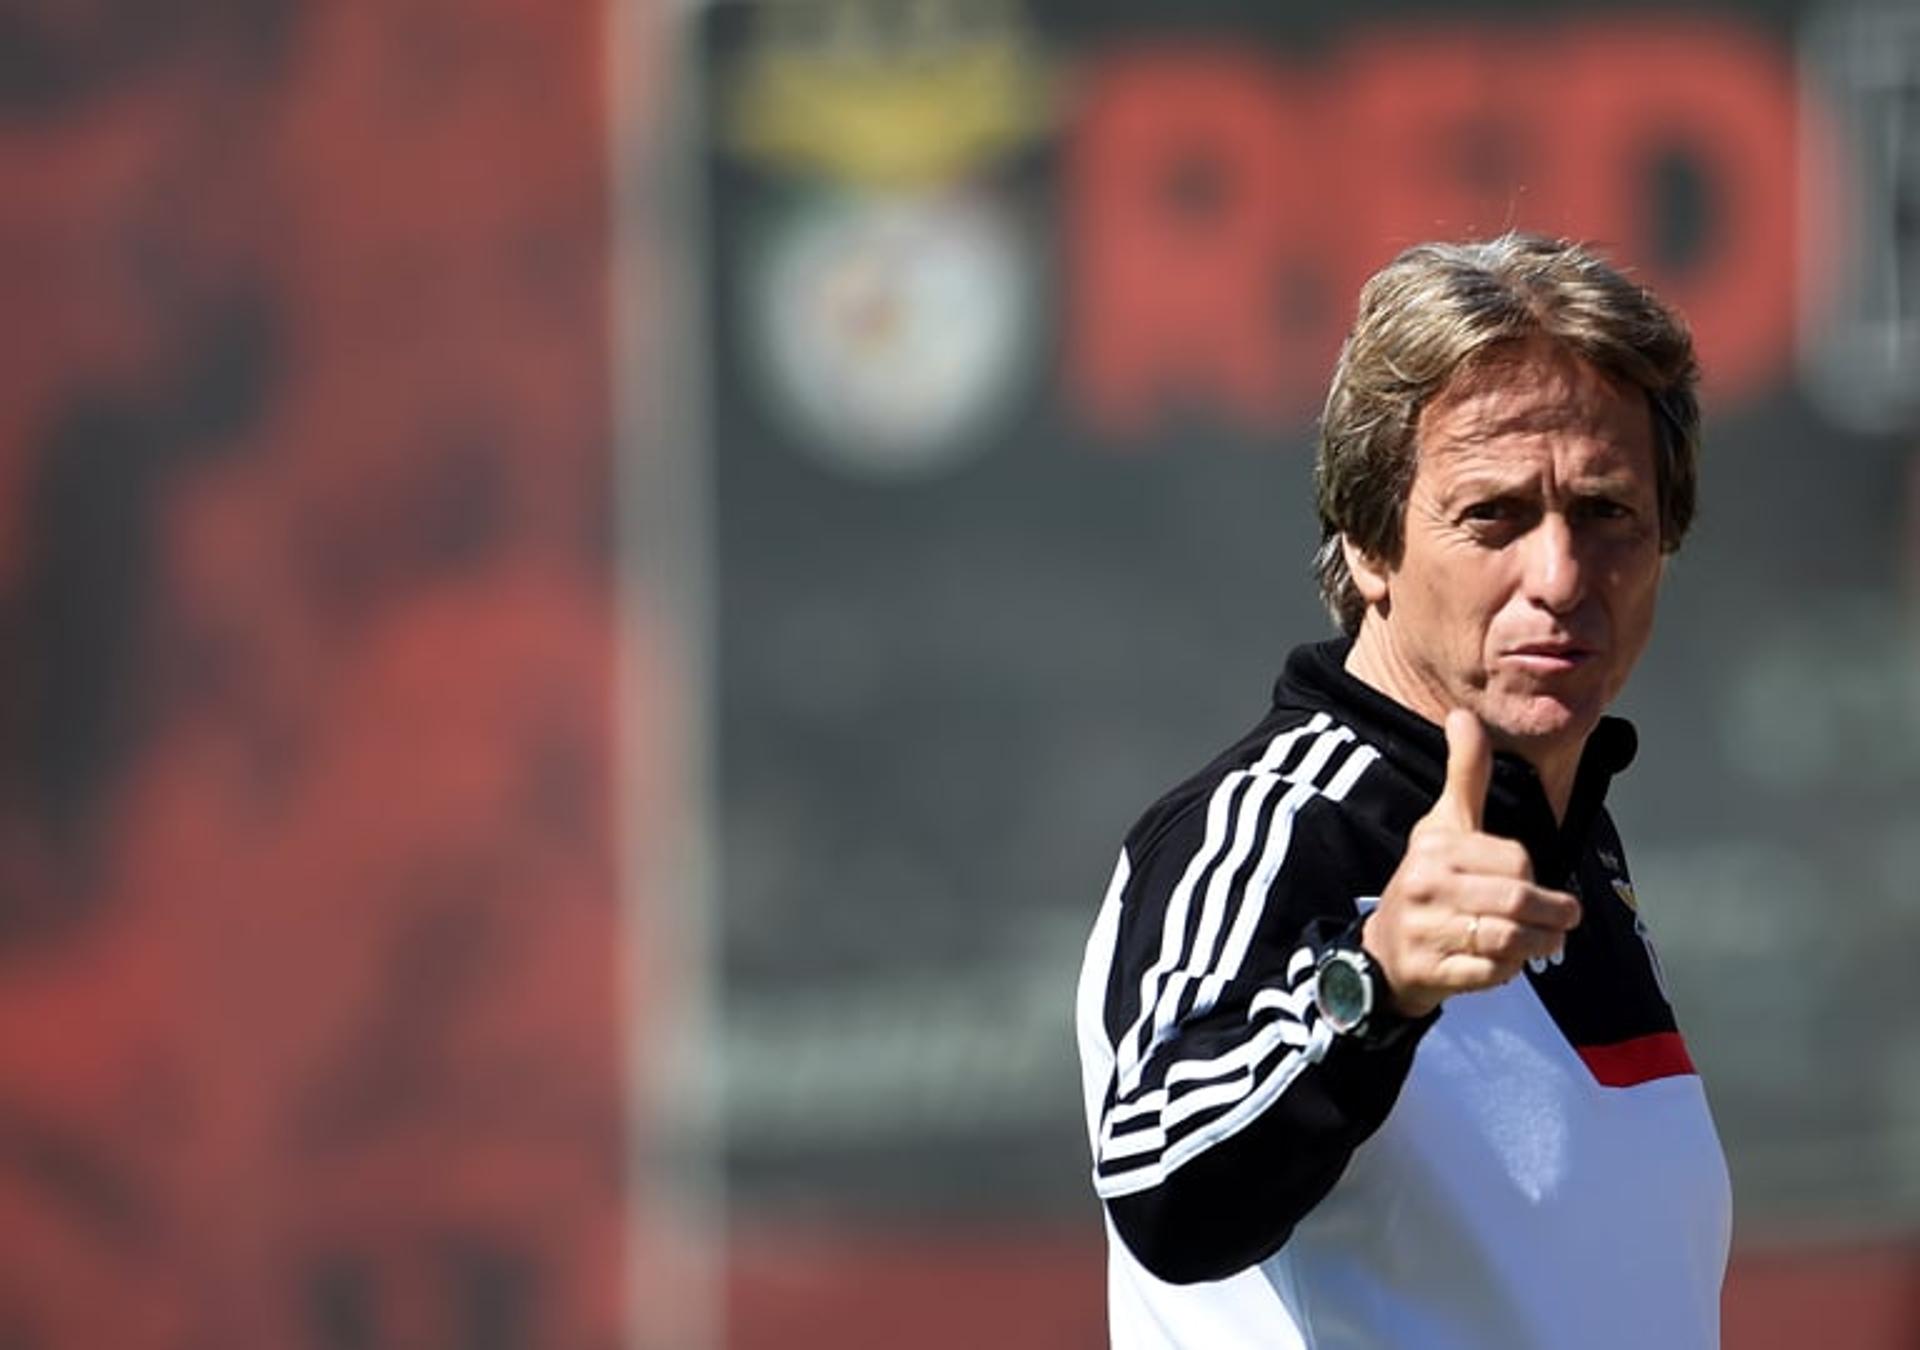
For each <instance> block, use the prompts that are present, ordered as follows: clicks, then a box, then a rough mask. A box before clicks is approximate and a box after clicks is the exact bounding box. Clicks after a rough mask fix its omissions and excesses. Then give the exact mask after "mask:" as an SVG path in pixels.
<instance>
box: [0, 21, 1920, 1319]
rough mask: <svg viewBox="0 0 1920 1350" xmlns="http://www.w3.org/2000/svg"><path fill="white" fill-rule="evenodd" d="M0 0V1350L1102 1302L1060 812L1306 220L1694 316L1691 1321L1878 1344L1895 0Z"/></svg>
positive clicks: (1685, 966)
mask: <svg viewBox="0 0 1920 1350" xmlns="http://www.w3.org/2000/svg"><path fill="white" fill-rule="evenodd" d="M1303 9H1304V7H1290V6H1278V5H1272V4H1254V3H1247V2H1245V0H1189V3H1185V4H1182V5H1180V6H1178V7H1175V6H1167V5H1153V4H1147V3H1143V2H1141V0H1117V2H1115V0H1110V2H1109V3H1104V4H1092V3H1086V2H1085V0H1051V2H1049V0H1033V2H1032V3H1029V4H1025V5H1018V4H1013V3H1002V2H997V0H765V2H764V3H757V4H744V3H730V4H685V5H682V6H680V7H677V8H672V7H663V6H662V5H660V4H657V3H652V2H651V0H543V2H542V3H538V4H536V3H532V0H462V3H459V4H454V3H450V0H385V3H382V4H379V5H375V4H372V3H368V0H339V2H338V3H334V4H330V5H318V4H311V3H304V2H303V0H251V3H247V4H233V3H227V2H226V0H174V3H172V4H170V5H165V6H153V5H144V6H143V5H114V4H107V3H100V2H99V0H94V2H92V3H89V2H87V0H67V2H64V3H63V2H61V0H18V2H15V3H6V4H3V5H0V320H3V326H0V634H4V638H5V641H4V642H0V690H4V698H3V699H0V1346H5V1347H7V1350H94V1348H95V1347H108V1346H111V1347H129V1348H132V1350H137V1348H139V1347H155V1348H156V1350H159V1348H165V1350H173V1348H174V1347H180V1348H182V1350H184V1348H185V1347H195V1348H196V1350H228V1348H233V1350H240V1348H242V1347H245V1348H246V1350H253V1348H254V1347H300V1348H305V1347H313V1348H314V1350H374V1348H384V1347H422V1348H423V1350H425V1348H431V1350H469V1348H471V1350H516V1348H518V1347H543V1348H544V1347H554V1348H556V1350H565V1348H566V1347H595V1348H596V1350H599V1348H604V1350H612V1348H613V1347H619V1346H632V1347H643V1348H644V1350H655V1348H656V1347H659V1348H664V1350H718V1348H719V1347H730V1348H736V1350H748V1348H752V1350H758V1348H759V1347H775V1346H779V1347H796V1348H800V1350H804V1348H805V1347H816V1346H817V1347H867V1346H873V1347H880V1346H886V1347H892V1346H915V1347H922V1346H924V1347H973V1346H985V1345H991V1346H995V1347H1012V1348H1013V1350H1026V1348H1027V1347H1032V1348H1033V1350H1039V1348H1040V1347H1094V1346H1098V1345H1101V1344H1104V1308H1103V1289H1102V1263H1103V1252H1102V1245H1101V1243H1102V1240H1101V1232H1100V1225H1099V1217H1098V1211H1097V1208H1096V1206H1095V1204H1094V1202H1093V1200H1092V1197H1091V1193H1090V1190H1089V1187H1088V1184H1087V1181H1086V1173H1087V1162H1086V1153H1085V1144H1084V1140H1083V1138H1082V1127H1081V1124H1080V1117H1079V1109H1080V1108H1079V1103H1078V1076H1077V1069H1076V1067H1075V1065H1074V1061H1073V1057H1072V1040H1071V1032H1070V1005H1071V996H1072V986H1073V981H1074V978H1075V973H1076V970H1077V965H1078V960H1079V949H1080V944H1081V942H1082V941H1083V939H1084V936H1085V932H1086V930H1087V928H1088V926H1089V925H1090V923H1091V919H1092V914H1093V910H1094V907H1095V905H1096V903H1097V901H1098V898H1099V896H1100V893H1101V890H1102V888H1103V886H1104V883H1105V880H1106V877H1107V875H1108V873H1109V871H1110V869H1111V866H1112V862H1113V858H1114V856H1115V851H1116V850H1117V848H1118V844H1119V840H1120V836H1121V834H1122V832H1123V831H1124V829H1125V828H1126V826H1127V824H1128V823H1129V822H1130V821H1131V819H1132V818H1133V816H1134V814H1135V813H1136V812H1137V811H1138V810H1139V809H1140V808H1141V807H1142V806H1144V805H1145V804H1146V803H1147V802H1149V801H1150V800H1152V799H1153V797H1154V796H1156V795H1157V794H1158V793H1159V791H1160V790H1162V789H1163V788H1164V787H1165V786H1166V785H1167V784H1169V783H1171V782H1172V781H1174V780H1176V779H1177V778H1178V777H1180V776H1182V775H1184V774H1185V773H1186V772H1188V771H1189V770H1191V769H1192V768H1194V767H1195V766H1196V765H1197V764H1199V763H1200V762H1202V761H1203V760H1204V759H1205V758H1206V757H1207V756H1208V755H1210V753H1211V752H1212V751H1213V750H1214V749H1215V748H1216V747H1217V746H1218V745H1220V744H1223V743H1224V742H1226V741H1227V740H1228V739H1230V738H1231V737H1233V736H1235V735H1236V734H1238V733H1239V732H1240V731H1241V730H1243V729H1244V728H1245V727H1246V726H1247V725H1249V724H1250V723H1251V722H1252V721H1253V720H1255V719H1256V718H1257V717H1258V716H1259V714H1260V713H1261V711H1262V710H1263V709H1264V707H1265V704H1266V699H1267V690H1268V687H1269V684H1270V682H1271V679H1272V677H1273V675H1274V673H1275V672H1276V671H1277V669H1278V667H1279V664H1280V662H1281V660H1282V659H1283V657H1284V655H1285V653H1286V651H1287V650H1288V649H1289V648H1290V647H1291V646H1292V645H1293V644H1295V643H1296V642H1299V641H1304V640H1310V639H1313V638H1316V637H1319V636H1321V635H1322V634H1324V633H1325V632H1326V631H1327V622H1326V620H1325V618H1324V616H1323V615H1322V614H1321V613H1320V612H1319V610H1318V606H1317V604H1316V602H1315V600H1314V598H1313V592H1312V587H1311V585H1310V581H1309V577H1308V565H1307V564H1308V558H1309V556H1310V554H1311V551H1312V546H1313V543H1314V541H1315V527H1314V524H1313V514H1312V509H1311V503H1310V496H1309V488H1308V470H1309V465H1310V460H1311V433H1312V419H1313V416H1314V413H1315V411H1316V408H1317V403H1318V400H1319V397H1320V395H1321V393H1322V391H1323V390H1324V386H1325V382H1326V378H1327V375H1328V371H1329V368H1330V364H1331V361H1332V358H1333V354H1334V352H1335V350H1336V348H1337V345H1338V341H1339V338H1340V335H1341V333H1342V332H1343V330H1344V328H1345V325H1346V323H1347V320H1348V317H1349V315H1350V312H1351V306H1352V303H1353V297H1354V294H1355V292H1356V290H1357V288H1358V286H1359V284H1360V282H1361V280H1362V279H1364V277H1365V276H1366V275H1367V274H1368V273H1369V272H1371V271H1372V270H1373V269H1374V268H1376V267H1377V266H1379V265H1380V264H1381V263H1383V262H1384V261H1386V260H1387V259H1388V258H1389V257H1391V256H1392V255H1393V254H1394V253H1395V252H1397V251H1398V250H1399V249H1400V248H1402V247H1404V246H1405V245H1407V244H1409V243H1412V242H1415V241H1418V240H1421V239H1426V238H1433V237H1448V238H1455V237H1465V236H1472V235H1485V234H1489V233H1493V232H1497V231H1499V230H1501V229H1505V228H1508V227H1516V228H1530V229H1543V230H1549V231H1554V232H1560V233H1566V234H1571V235H1575V236H1579V237H1582V238H1586V239H1589V240H1593V241H1595V242H1597V243H1599V244H1601V245H1602V246H1603V247H1604V248H1605V249H1606V250H1607V251H1609V252H1610V253H1611V254H1612V255H1613V256H1614V257H1616V258H1617V259H1618V260H1620V261H1622V262H1623V263H1626V264H1628V265H1629V266H1630V267H1631V268H1632V269H1633V270H1634V271H1636V273H1637V274H1638V275H1640V276H1641V277H1643V278H1644V279H1645V280H1647V281H1648V282H1650V283H1651V284H1652V285H1654V286H1655V287H1656V288H1657V289H1658V290H1659V291H1660V292H1661V293H1662V294H1663V295H1664V296H1666V297H1667V298H1668V299H1669V300H1671V301H1673V302H1674V303H1675V304H1676V305H1678V306H1679V307H1680V308H1681V309H1682V310H1683V311H1684V312H1685V313H1686V314H1687V315H1688V317H1689V319H1690V320H1691V322H1692V324H1693V326H1694V328H1695V331H1696V334H1697V336H1698V340H1699V345H1700V348H1701V352H1702V355H1703V358H1704V361H1705V363H1706V366H1707V370H1708V413H1707V419H1708V444H1707V451H1706V460H1705V473H1704V485H1703V494H1702V501H1703V508H1702V512H1701V516H1700V520H1699V523H1698V524H1697V526H1696V528H1695V532H1694V534H1693V535H1692V536H1691V537H1690V539H1689V541H1688V544H1687V547H1686V549H1685V550H1684V552H1683V553H1682V554H1681V555H1680V556H1679V558H1678V559H1677V560H1676V562H1675V564H1674V567H1673V570H1672V572H1671V574H1670V581H1669V585H1668V588H1667V592H1666V597H1665V608H1664V613H1663V615H1662V618H1661V625H1660V629H1659V632H1658V634H1657V636H1656V638H1655V642H1654V646H1653V648H1652V649H1651V651H1650V652H1649V654H1648V656H1647V658H1646V660H1645V662H1644V663H1643V665H1642V667H1641V670H1640V673H1639V675H1638V677H1637V679H1636V682H1635V684H1634V686H1633V687H1632V689H1631V691H1630V693H1629V696H1628V698H1627V700H1626V706H1625V708H1624V709H1623V711H1625V712H1626V713H1628V715H1630V716H1632V717H1633V718H1634V719H1635V720H1636V721H1637V722H1638V723H1639V725H1640V727H1641V730H1642V737H1643V746H1642V752H1641V755H1640V758H1639V760H1638V762H1637V764H1636V765H1635V767H1634V769H1633V771H1632V772H1631V773H1630V774H1629V775H1628V776H1627V777H1626V778H1624V779H1623V780H1621V782H1620V783H1619V784H1618V785H1617V787H1616V792H1615V796H1614V799H1613V804H1614V811H1615V815H1616V818H1617V819H1618V820H1619V822H1620V824H1621V826H1622V830H1623V833H1624V834H1625V837H1626V838H1627V840H1628V841H1629V846H1630V848H1631V859H1630V861H1631V863H1632V865H1633V869H1634V872H1635V880H1636V887H1637V890H1638V892H1639V894H1640V896H1641V898H1642V903H1643V907H1644V909H1645V911H1646V912H1647V914H1648V915H1649V917H1650V921H1651V923H1652V925H1653V928H1654V931H1655V934H1656V935H1657V937H1658V939H1659V941H1660V946H1661V952H1662V955H1663V958H1664V962H1665V968H1666V973H1667V976H1668V979H1669V982H1670V984H1671V986H1672V992H1673V995H1674V1000H1675V1002H1676V1004H1677V1005H1678V1007H1679V1011H1680V1015H1681V1020H1682V1025H1683V1027H1684V1028H1685V1029H1686V1032H1687V1034H1688V1038H1689V1042H1690V1045H1691V1048H1692V1052H1693V1056H1694V1058H1695V1060H1696V1061H1697V1062H1698V1063H1699V1064H1700V1066H1701V1068H1702V1071H1703V1073H1704V1074H1705V1077H1706V1081H1707V1084H1708V1089H1709V1093H1710V1096H1711V1100H1712V1102H1713V1105H1714V1108H1715V1111H1716V1115H1717V1118H1718V1120H1719V1123H1720V1127H1721V1131H1722V1134H1723V1137H1724V1141H1725V1143H1726V1146H1727V1150H1728V1154H1729V1158H1730V1162H1731V1165H1732V1168H1733V1174H1734V1181H1735V1188H1736V1189H1735V1195H1736V1214H1737V1233H1736V1239H1737V1250H1736V1255H1735V1261H1734V1267H1733V1271H1732V1274H1731V1277H1730V1280H1729V1284H1728V1290H1727V1301H1726V1313H1727V1338H1726V1339H1727V1344H1728V1345H1729V1346H1731V1347H1736V1348H1738V1347H1773V1346H1800V1345H1804V1344H1808V1343H1815V1344H1827V1345H1833V1346H1846V1347H1861V1348H1863V1350H1913V1347H1916V1346H1920V986H1917V985H1916V981H1915V980H1914V978H1913V975H1912V966H1913V962H1914V958H1915V956H1916V954H1920V608H1917V607H1920V11H1917V10H1915V9H1914V8H1913V7H1912V6H1911V5H1907V4H1891V3H1875V4H1868V3H1790V2H1789V0H1751V2H1750V3H1732V2H1731V0H1728V2H1726V3H1719V4H1699V3H1695V4H1681V3H1646V4H1636V5H1633V6H1626V7H1623V6H1619V5H1598V4H1537V3H1536V4H1527V5H1517V4H1510V3H1502V2H1499V0H1487V2H1486V3H1481V4H1448V5H1435V4H1413V3H1401V4H1389V3H1353V4H1349V5H1347V6H1344V7H1342V8H1341V9H1340V11H1339V13H1338V14H1337V15H1335V14H1333V13H1331V12H1329V13H1325V14H1311V13H1305V12H1296V11H1298V10H1303Z"/></svg>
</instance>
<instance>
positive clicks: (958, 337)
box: [723, 0, 1051, 478]
mask: <svg viewBox="0 0 1920 1350" xmlns="http://www.w3.org/2000/svg"><path fill="white" fill-rule="evenodd" d="M756 17H757V20H758V21H757V23H756V24H755V26H754V28H753V30H752V37H751V39H750V41H749V42H748V44H747V49H746V51H745V52H744V54H743V55H742V56H741V58H740V59H739V60H738V61H737V62H736V63H735V64H734V65H733V67H732V68H731V69H729V70H728V71H727V74H726V82H725V85H724V86H723V95H724V98H725V101H724V104H723V107H724V110H725V111H724V117H725V133H726V141H727V145H728V148H729V149H730V150H731V151H732V152H733V153H734V154H735V155H736V156H737V157H739V158H740V159H741V160H743V161H744V162H746V163H748V164H749V165H751V166H752V167H753V168H754V169H755V170H756V171H758V173H759V175H760V177H761V180H762V190H761V191H760V192H758V193H757V194H756V197H757V201H756V203H755V206H754V209H752V210H750V211H749V212H748V213H747V215H746V219H745V221H744V222H743V225H742V229H741V233H740V235H739V236H738V237H737V238H735V239H733V240H730V241H729V243H730V245H731V247H732V248H734V249H735V250H737V251H736V252H735V254H734V266H735V267H736V268H737V269H738V273H739V278H740V283H741V284H740V287H739V295H740V303H741V307H742V313H741V315H740V318H741V319H742V320H743V322H742V323H741V325H740V330H741V332H742V333H743V335H744V340H745V344H746V349H745V351H744V352H743V353H742V355H743V356H744V358H745V365H746V367H747V370H748V372H749V374H750V377H751V378H752V379H753V380H754V382H755V384H756V386H757V388H758V391H759V393H760V395H761V398H762V401H763V402H764V403H765V405H766V407H767V410H768V412H769V413H770V414H771V415H772V417H773V418H774V420H775V421H776V422H777V423H778V424H779V425H780V426H781V427H782V428H783V429H784V430H787V431H789V432H790V433H793V434H794V435H795V436H796V438H797V439H799V440H801V441H802V442H803V443H804V444H806V445H807V446H809V447H810V448H812V449H814V450H815V451H817V452H819V453H820V454H821V455H823V456H824V457H825V458H826V459H828V460H829V461H830V462H832V463H834V464H835V465H837V466H838V467H840V468H842V469H844V470H849V471H852V472H855V473H858V474H861V475H863V476H878V477H896V478H897V477H902V476H917V475H924V474H927V473H931V472H934V471H937V470H939V469H942V468H946V467H950V466H952V465H954V464H956V463H958V462H960V461H961V460H963V459H964V458H966V457H967V456H968V455H969V454H970V453H971V452H975V451H978V450H979V449H981V448H983V447H984V446H985V444H986V443H987V441H988V437H989V436H990V434H991V432H992V431H993V429H994V428H995V427H996V426H997V425H999V424H1000V423H1001V422H1002V421H1003V419H1004V418H1005V417H1006V415H1007V414H1008V413H1009V412H1010V411H1011V410H1012V408H1013V407H1014V405H1015V404H1016V402H1017V401H1018V399H1019V398H1020V396H1021V394H1022V393H1023V392H1024V390H1025V389H1026V387H1027V386H1028V384H1029V383H1030V382H1031V380H1032V378H1033V376H1034V373H1035V368H1036V366H1037V364H1038V358H1039V354H1040V352H1041V350H1042V344H1041V331H1042V328H1043V323H1044V314H1043V313H1042V306H1041V304H1040V281H1041V277H1040V269H1039V248H1038V245H1037V240H1036V231H1035V229H1034V227H1033V225H1032V223H1031V222H1030V221H1029V220H1028V218H1027V212H1026V211H1025V210H1024V209H1023V207H1024V203H1023V201H1022V200H1021V196H1020V193H1019V190H1018V188H1017V186H1015V185H1012V184H1010V183H1009V182H1008V181H1007V177H1008V175H1007V174H1006V172H1005V171H1006V169H1007V167H1008V165H1009V164H1010V163H1011V162H1012V160H1013V159H1014V157H1015V156H1017V155H1018V154H1019V153H1020V152H1022V151H1023V150H1026V149H1028V148H1030V147H1031V146H1032V145H1034V144H1035V143H1036V142H1037V141H1038V140H1039V139H1040V138H1041V137H1042V136H1043V135H1044V134H1045V132H1046V131H1047V129H1048V127H1049V126H1050V122H1051V100H1050V98H1049V95H1048V92H1047V85H1046V80H1045V77H1044V72H1043V69H1042V64H1041V61H1040V59H1039V57H1038V55H1037V54H1036V53H1035V51H1034V49H1033V44H1032V41H1031V39H1030V35H1029V33H1028V31H1027V29H1026V27H1025V25H1024V23H1023V22H1022V21H1021V19H1020V17H1019V15H1018V13H1017V11H1016V10H1014V9H1013V8H1012V7H1011V6H1009V5H1007V4H1004V3H966V2H965V0H924V2H922V3H909V4H900V3H882V2H877V0H831V2H830V3H813V2H812V0H788V2H787V3H769V4H767V5H765V6H764V7H763V8H762V9H761V10H760V11H758V14H757V16H756Z"/></svg>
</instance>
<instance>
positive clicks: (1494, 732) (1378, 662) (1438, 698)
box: [1346, 624, 1586, 823]
mask: <svg viewBox="0 0 1920 1350" xmlns="http://www.w3.org/2000/svg"><path fill="white" fill-rule="evenodd" d="M1346 670H1347V673H1348V674H1349V675H1351V676H1353V677H1354V678H1355V679H1356V680H1359V681H1360V682H1361V683H1362V684H1365V685H1368V686H1370V687H1371V688H1373V689H1375V690H1377V691H1379V692H1380V693H1382V694H1385V695H1386V696H1387V697H1388V698H1390V699H1392V700H1393V701H1394V702H1395V703H1398V704H1400V705H1401V706H1402V707H1404V708H1408V709H1410V710H1411V711H1413V712H1415V713H1418V714H1419V715H1420V716H1421V717H1424V718H1426V719H1427V720H1428V721H1429V722H1432V723H1433V724H1434V725H1435V726H1444V725H1445V724H1446V720H1447V713H1448V712H1449V711H1451V709H1452V704H1451V703H1450V702H1449V700H1448V699H1447V697H1446V695H1445V694H1444V693H1443V692H1442V691H1440V690H1438V689H1436V688H1434V687H1433V685H1432V683H1431V682H1430V681H1428V680H1426V679H1423V678H1421V677H1420V676H1419V674H1418V673H1417V672H1416V671H1414V670H1413V669H1412V668H1411V667H1410V666H1409V665H1408V663H1407V662H1405V661H1404V660H1402V659H1400V656H1399V654H1398V653H1397V652H1396V651H1394V649H1393V646H1392V644H1391V643H1390V642H1388V641H1387V640H1386V639H1385V638H1384V636H1383V635H1382V634H1381V633H1380V632H1379V630H1378V629H1376V628H1374V627H1373V626H1371V625H1369V624H1362V625H1361V628H1360V632H1359V634H1358V635H1357V636H1356V637H1355V638H1354V640H1353V646H1352V647H1351V648H1350V649H1348V652H1347V660H1346ZM1487 731H1488V733H1489V735H1491V736H1492V738H1493V745H1494V748H1495V749H1496V750H1505V751H1508V752H1510V753H1512V754H1515V755H1518V756H1519V757H1520V758H1521V759H1524V760H1525V761H1526V762H1527V763H1528V764H1530V765H1531V766H1532V767H1533V771H1534V773H1535V774H1536V775H1538V776H1539V779H1540V787H1541V789H1542V790H1543V791H1544V792H1545V793H1546V797H1547V805H1548V806H1550V807H1551V808H1553V818H1554V821H1555V822H1556V823H1558V822H1560V821H1564V820H1565V819H1566V818H1567V807H1568V805H1569V804H1570V803H1571V802H1572V800H1573V784H1574V779H1575V777H1576V776H1577V775H1578V774H1579V771H1580V752H1581V749H1582V748H1583V747H1584V746H1585V744H1586V737H1584V736H1582V737H1581V738H1580V739H1579V740H1577V741H1575V742H1572V743H1571V744H1569V745H1567V746H1565V747H1561V746H1558V745H1553V746H1548V745H1532V744H1523V743H1515V742H1514V741H1512V740H1511V739H1509V738H1507V737H1505V736H1503V735H1501V733H1500V731H1499V729H1498V728H1496V727H1491V726H1490V727H1488V728H1487Z"/></svg>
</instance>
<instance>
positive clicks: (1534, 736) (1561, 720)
mask: <svg viewBox="0 0 1920 1350" xmlns="http://www.w3.org/2000/svg"><path fill="white" fill-rule="evenodd" d="M1601 712H1602V709H1601V708H1600V707H1599V706H1598V705H1597V704H1595V705H1594V706H1589V705H1588V701H1587V700H1584V699H1583V700H1574V699H1568V698H1562V697H1558V696H1556V695H1551V694H1543V693H1534V694H1531V695H1527V696H1524V697H1517V696H1511V695H1510V696H1508V697H1505V698H1496V699H1492V700H1489V701H1488V703H1487V705H1486V706H1485V707H1483V708H1482V709H1481V713H1480V716H1481V720H1482V721H1484V722H1485V723H1486V724H1487V729H1488V730H1489V731H1491V732H1492V733H1493V737H1494V740H1495V741H1496V742H1501V743H1503V747H1504V748H1506V749H1510V750H1514V751H1517V752H1519V753H1521V754H1525V753H1526V752H1527V751H1528V750H1529V749H1537V748H1544V747H1549V746H1561V745H1565V744H1567V743H1568V742H1571V741H1579V740H1585V739H1586V736H1587V733H1588V732H1590V731H1592V730H1593V728H1594V726H1595V725H1596V724H1598V722H1599V721H1600V714H1601Z"/></svg>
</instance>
